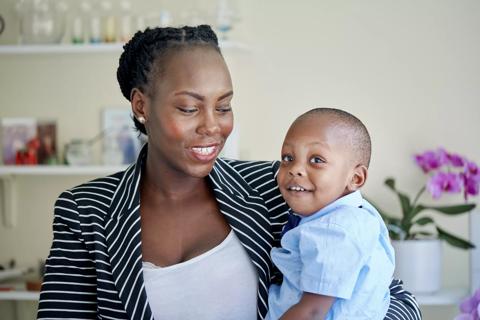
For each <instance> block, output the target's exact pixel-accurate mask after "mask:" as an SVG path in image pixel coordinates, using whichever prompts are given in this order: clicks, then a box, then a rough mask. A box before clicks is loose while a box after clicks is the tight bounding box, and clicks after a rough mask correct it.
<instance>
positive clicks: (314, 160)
mask: <svg viewBox="0 0 480 320" xmlns="http://www.w3.org/2000/svg"><path fill="white" fill-rule="evenodd" d="M324 162H325V161H324V160H323V159H322V158H320V157H312V158H311V159H310V163H324Z"/></svg>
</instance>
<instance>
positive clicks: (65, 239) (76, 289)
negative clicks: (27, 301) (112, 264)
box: [37, 191, 97, 319]
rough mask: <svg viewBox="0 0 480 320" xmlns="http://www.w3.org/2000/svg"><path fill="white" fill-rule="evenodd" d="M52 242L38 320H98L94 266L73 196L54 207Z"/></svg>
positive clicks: (69, 195)
mask: <svg viewBox="0 0 480 320" xmlns="http://www.w3.org/2000/svg"><path fill="white" fill-rule="evenodd" d="M54 213H55V215H54V220H53V242H52V247H51V249H50V254H49V256H48V259H47V261H46V269H45V275H44V278H43V285H42V290H41V293H40V302H39V305H38V314H37V318H38V319H62V318H63V319H65V318H77V319H96V318H97V295H96V291H97V285H96V279H97V278H96V272H95V266H94V264H93V261H92V259H91V256H90V254H89V252H88V251H87V248H86V246H85V243H84V242H83V239H82V236H81V231H80V230H81V229H80V228H81V227H80V222H79V220H78V211H77V204H76V202H75V201H74V200H73V196H72V194H71V193H70V192H68V191H66V192H63V193H62V194H61V195H60V197H59V198H58V199H57V201H56V203H55V210H54Z"/></svg>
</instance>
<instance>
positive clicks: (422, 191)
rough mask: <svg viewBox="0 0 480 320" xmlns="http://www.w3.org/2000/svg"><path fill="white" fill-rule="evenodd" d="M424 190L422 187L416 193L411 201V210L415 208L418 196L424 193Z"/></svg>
mask: <svg viewBox="0 0 480 320" xmlns="http://www.w3.org/2000/svg"><path fill="white" fill-rule="evenodd" d="M425 189H426V187H425V186H423V187H422V188H421V189H420V190H419V191H418V193H417V195H416V196H415V199H414V200H413V202H412V209H413V208H415V206H416V205H417V201H418V199H419V198H420V196H421V195H422V194H423V193H424V192H425Z"/></svg>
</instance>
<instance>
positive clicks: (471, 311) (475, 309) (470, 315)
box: [455, 289, 480, 320]
mask: <svg viewBox="0 0 480 320" xmlns="http://www.w3.org/2000/svg"><path fill="white" fill-rule="evenodd" d="M460 312H461V313H460V314H459V315H457V316H456V317H455V320H479V319H480V289H478V290H477V291H476V292H475V293H474V294H473V295H472V296H471V297H468V298H466V299H465V300H463V301H462V302H461V303H460Z"/></svg>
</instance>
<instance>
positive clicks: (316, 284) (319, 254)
mask: <svg viewBox="0 0 480 320" xmlns="http://www.w3.org/2000/svg"><path fill="white" fill-rule="evenodd" d="M281 245H282V247H281V248H273V249H272V252H271V255H272V260H273V262H274V263H275V265H276V266H277V267H278V269H279V270H280V271H281V272H282V274H283V283H282V285H281V286H278V285H271V286H270V291H269V295H268V304H269V312H268V314H267V317H266V319H278V318H280V317H281V316H282V315H283V314H284V313H285V312H286V311H287V310H288V309H290V307H291V306H292V305H294V304H296V303H298V302H299V301H300V298H301V297H302V293H303V292H310V293H315V294H321V295H327V296H332V297H336V299H335V301H334V303H333V304H332V307H331V308H330V310H329V312H328V314H327V317H326V319H349V320H351V319H369V320H372V319H373V320H374V319H379V320H382V319H383V318H384V317H385V315H386V313H387V310H388V306H389V304H390V294H389V293H390V292H389V285H390V282H391V280H392V275H393V270H394V265H395V256H394V251H393V248H392V246H391V245H390V241H389V237H388V231H387V228H386V227H385V224H384V223H383V220H382V218H381V216H380V214H379V213H378V211H377V210H376V209H375V208H374V207H373V206H372V205H371V204H370V203H368V201H366V200H365V199H363V197H362V195H361V193H360V191H356V192H354V193H351V194H348V195H346V196H344V197H342V198H340V199H338V200H336V201H334V202H332V203H331V204H329V205H328V206H326V207H325V208H323V209H321V210H320V211H318V212H316V213H314V214H313V215H310V216H308V217H303V218H302V219H301V220H300V223H299V225H298V226H297V227H295V228H293V229H291V230H289V231H287V232H286V233H285V234H284V236H283V238H282V240H281Z"/></svg>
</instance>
